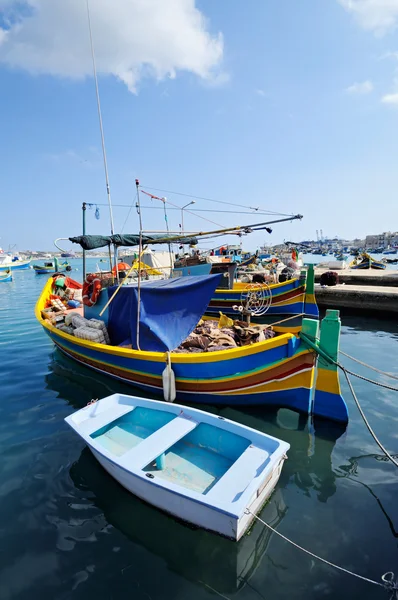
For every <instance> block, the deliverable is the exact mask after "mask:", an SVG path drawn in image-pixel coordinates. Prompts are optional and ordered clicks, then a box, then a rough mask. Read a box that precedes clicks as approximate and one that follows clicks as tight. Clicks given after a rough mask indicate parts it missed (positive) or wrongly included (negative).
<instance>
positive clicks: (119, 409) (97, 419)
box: [79, 404, 135, 435]
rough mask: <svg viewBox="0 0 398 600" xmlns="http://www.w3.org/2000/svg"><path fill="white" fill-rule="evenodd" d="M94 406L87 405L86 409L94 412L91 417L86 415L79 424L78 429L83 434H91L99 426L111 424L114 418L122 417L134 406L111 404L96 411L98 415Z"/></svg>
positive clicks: (99, 427)
mask: <svg viewBox="0 0 398 600" xmlns="http://www.w3.org/2000/svg"><path fill="white" fill-rule="evenodd" d="M98 406H99V405H98ZM95 407H96V404H93V405H90V406H89V407H87V409H88V410H91V411H93V412H94V414H93V416H92V417H88V418H87V419H86V420H85V421H83V422H82V423H80V425H79V429H80V431H81V433H82V434H84V435H91V434H92V433H95V432H96V431H98V429H101V427H104V426H105V425H108V424H109V425H112V422H113V421H116V419H119V418H120V417H123V416H124V415H126V414H127V413H129V412H131V411H132V410H133V409H134V408H135V407H134V406H131V405H129V404H118V405H116V406H112V407H111V408H109V409H108V410H102V411H100V412H99V413H98V415H96V414H95Z"/></svg>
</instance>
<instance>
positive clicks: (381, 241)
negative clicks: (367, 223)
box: [365, 231, 398, 248]
mask: <svg viewBox="0 0 398 600" xmlns="http://www.w3.org/2000/svg"><path fill="white" fill-rule="evenodd" d="M365 245H366V247H367V248H388V247H389V246H398V231H395V232H391V231H385V232H384V233H379V234H376V235H367V236H366V239H365Z"/></svg>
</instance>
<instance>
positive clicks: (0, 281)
mask: <svg viewBox="0 0 398 600" xmlns="http://www.w3.org/2000/svg"><path fill="white" fill-rule="evenodd" d="M7 281H12V275H11V274H10V275H7V277H2V276H1V275H0V283H6V282H7Z"/></svg>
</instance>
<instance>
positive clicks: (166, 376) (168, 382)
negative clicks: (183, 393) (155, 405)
mask: <svg viewBox="0 0 398 600" xmlns="http://www.w3.org/2000/svg"><path fill="white" fill-rule="evenodd" d="M162 381H163V397H164V399H165V400H166V402H174V400H175V399H176V378H175V375H174V371H173V369H172V368H171V360H170V352H168V353H167V364H166V367H165V369H164V371H163V373H162Z"/></svg>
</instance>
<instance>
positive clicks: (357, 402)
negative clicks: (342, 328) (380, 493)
mask: <svg viewBox="0 0 398 600" xmlns="http://www.w3.org/2000/svg"><path fill="white" fill-rule="evenodd" d="M300 337H301V338H302V339H303V340H304V341H305V342H306V343H307V344H308V345H309V346H310V348H312V349H313V350H315V352H317V353H318V354H319V355H320V356H322V358H324V359H325V360H327V361H328V362H330V363H331V364H333V365H336V366H337V367H339V368H340V369H341V370H342V371H343V373H344V375H345V378H346V380H347V383H348V387H349V388H350V392H351V394H352V396H353V398H354V401H355V404H356V405H357V407H358V410H359V414H360V415H361V417H362V419H363V420H364V423H365V425H366V427H367V428H368V431H369V433H370V434H371V436H372V437H373V439H374V441H375V442H376V444H377V445H378V446H379V448H380V449H381V450H382V452H384V454H385V456H386V457H387V458H388V459H389V460H390V461H391V462H392V463H393V464H394V465H395V466H396V467H398V462H397V461H396V460H395V459H394V458H393V457H392V456H391V454H390V453H389V452H388V450H387V449H386V448H385V447H384V446H383V444H382V443H381V442H380V440H379V438H378V437H377V436H376V434H375V432H374V431H373V429H372V428H371V426H370V424H369V421H368V420H367V418H366V416H365V413H364V412H363V410H362V407H361V405H360V403H359V400H358V398H357V396H356V394H355V391H354V388H353V386H352V383H351V381H350V379H349V377H348V374H350V375H353V376H354V377H358V378H359V379H363V380H364V381H367V382H369V383H373V384H374V385H378V386H380V387H383V388H387V389H389V390H392V391H394V392H398V389H397V388H394V387H392V386H390V385H386V384H384V383H379V382H378V381H374V380H373V379H368V378H367V377H364V376H362V375H358V373H354V372H353V371H350V370H349V369H347V368H346V367H344V365H342V364H341V363H340V362H338V361H336V360H334V359H333V358H332V357H331V356H329V354H327V353H326V352H325V351H324V350H322V348H319V347H318V346H317V345H316V344H315V343H314V341H312V340H311V339H310V338H309V337H308V336H307V335H305V334H303V333H300Z"/></svg>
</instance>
